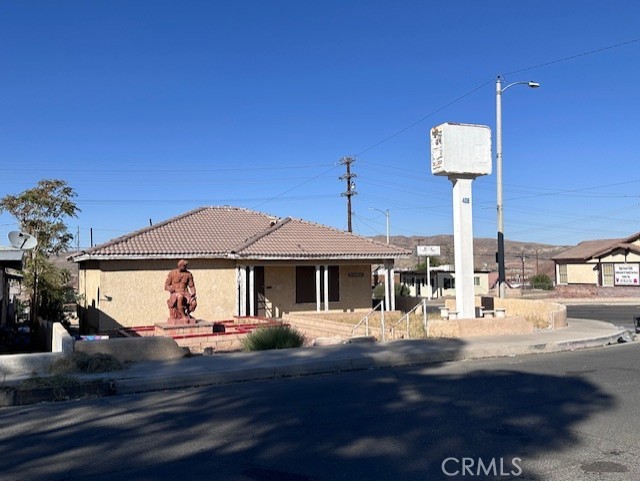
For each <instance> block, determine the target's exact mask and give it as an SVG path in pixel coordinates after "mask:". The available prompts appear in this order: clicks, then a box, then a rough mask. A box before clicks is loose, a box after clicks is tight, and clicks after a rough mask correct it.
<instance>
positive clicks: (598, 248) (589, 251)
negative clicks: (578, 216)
mask: <svg viewBox="0 0 640 481" xmlns="http://www.w3.org/2000/svg"><path fill="white" fill-rule="evenodd" d="M623 240H624V239H599V240H591V241H583V242H580V243H579V244H578V245H577V246H575V247H571V248H569V249H567V250H566V251H563V252H560V253H559V254H557V255H555V256H553V260H565V261H566V260H581V261H585V260H588V259H591V258H592V257H594V256H595V255H596V254H599V253H602V252H603V251H609V250H610V249H612V248H613V247H615V246H616V245H617V244H619V243H620V242H621V241H623Z"/></svg>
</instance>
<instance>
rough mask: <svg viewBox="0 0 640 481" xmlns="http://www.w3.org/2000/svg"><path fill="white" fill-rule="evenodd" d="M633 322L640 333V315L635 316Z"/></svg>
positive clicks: (637, 332)
mask: <svg viewBox="0 0 640 481" xmlns="http://www.w3.org/2000/svg"><path fill="white" fill-rule="evenodd" d="M633 324H634V325H635V326H636V334H640V316H635V317H634V318H633Z"/></svg>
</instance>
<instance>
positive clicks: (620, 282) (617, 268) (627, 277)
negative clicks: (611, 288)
mask: <svg viewBox="0 0 640 481" xmlns="http://www.w3.org/2000/svg"><path fill="white" fill-rule="evenodd" d="M613 274H614V279H615V282H614V285H616V286H639V285H640V264H614V265H613Z"/></svg>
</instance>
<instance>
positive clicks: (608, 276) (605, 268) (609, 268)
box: [602, 263, 613, 286]
mask: <svg viewBox="0 0 640 481" xmlns="http://www.w3.org/2000/svg"><path fill="white" fill-rule="evenodd" d="M602 285H603V286H612V285H613V264H611V263H607V264H602Z"/></svg>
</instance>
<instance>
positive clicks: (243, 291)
mask: <svg viewBox="0 0 640 481" xmlns="http://www.w3.org/2000/svg"><path fill="white" fill-rule="evenodd" d="M239 301H240V312H239V313H238V314H239V315H240V316H246V315H247V268H246V266H240V299H239Z"/></svg>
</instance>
